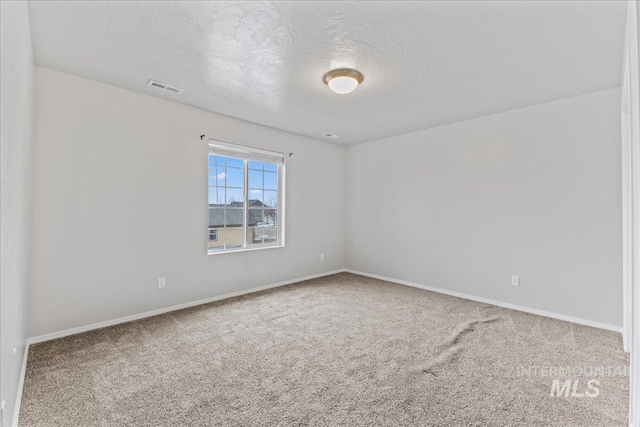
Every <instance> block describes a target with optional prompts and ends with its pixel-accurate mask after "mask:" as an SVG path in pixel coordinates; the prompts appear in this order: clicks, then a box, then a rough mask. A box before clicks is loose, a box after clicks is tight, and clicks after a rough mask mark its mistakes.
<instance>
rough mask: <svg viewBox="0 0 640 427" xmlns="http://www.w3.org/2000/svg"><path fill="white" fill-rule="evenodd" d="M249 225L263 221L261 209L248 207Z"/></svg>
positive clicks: (259, 223)
mask: <svg viewBox="0 0 640 427" xmlns="http://www.w3.org/2000/svg"><path fill="white" fill-rule="evenodd" d="M248 221H249V224H248V225H249V226H250V227H253V226H256V225H261V224H263V223H264V216H263V214H262V209H249V218H248Z"/></svg>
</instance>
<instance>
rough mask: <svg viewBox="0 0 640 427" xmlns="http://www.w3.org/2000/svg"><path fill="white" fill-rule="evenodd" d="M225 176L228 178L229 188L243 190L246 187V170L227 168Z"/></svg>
mask: <svg viewBox="0 0 640 427" xmlns="http://www.w3.org/2000/svg"><path fill="white" fill-rule="evenodd" d="M225 176H226V178H227V187H235V188H243V187H244V170H243V169H235V168H229V167H228V168H226V170H225Z"/></svg>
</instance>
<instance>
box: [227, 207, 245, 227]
mask: <svg viewBox="0 0 640 427" xmlns="http://www.w3.org/2000/svg"><path fill="white" fill-rule="evenodd" d="M224 218H225V221H224V225H225V227H227V228H229V227H242V226H243V225H244V209H237V208H226V209H225V215H224Z"/></svg>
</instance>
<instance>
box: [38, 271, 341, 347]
mask: <svg viewBox="0 0 640 427" xmlns="http://www.w3.org/2000/svg"><path fill="white" fill-rule="evenodd" d="M344 271H345V270H344V269H340V270H333V271H327V272H325V273H319V274H313V275H311V276H305V277H299V278H297V279H291V280H285V281H283V282H278V283H272V284H270V285H264V286H258V287H257V288H251V289H245V290H242V291H237V292H231V293H229V294H224V295H218V296H215V297H211V298H205V299H201V300H197V301H192V302H187V303H184V304H178V305H172V306H170V307H165V308H159V309H157V310H151V311H146V312H144V313H139V314H132V315H130V316H125V317H119V318H117V319H113V320H105V321H104V322H98V323H92V324H91V325H86V326H79V327H77V328H72V329H66V330H64V331H59V332H52V333H50V334H44V335H39V336H36V337H31V338H29V339H28V340H27V343H28V344H37V343H41V342H45V341H51V340H55V339H57V338H62V337H66V336H69V335H76V334H80V333H82V332H87V331H92V330H94V329H100V328H105V327H107V326H113V325H118V324H120V323H127V322H131V321H133V320H138V319H144V318H146V317H152V316H157V315H159V314H164V313H168V312H170V311H176V310H182V309H183V308H189V307H194V306H196V305H202V304H207V303H210V302H214V301H220V300H223V299H227V298H233V297H238V296H241V295H246V294H251V293H254V292H259V291H264V290H267V289H272V288H277V287H279V286H285V285H290V284H292V283H297V282H302V281H305V280H310V279H317V278H319V277H324V276H330V275H332V274H338V273H343V272H344Z"/></svg>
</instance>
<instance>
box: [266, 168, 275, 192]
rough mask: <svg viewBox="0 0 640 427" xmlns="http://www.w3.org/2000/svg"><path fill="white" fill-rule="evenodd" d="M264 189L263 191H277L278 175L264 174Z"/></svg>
mask: <svg viewBox="0 0 640 427" xmlns="http://www.w3.org/2000/svg"><path fill="white" fill-rule="evenodd" d="M264 189H265V190H277V189H278V174H277V173H273V172H265V173H264Z"/></svg>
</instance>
